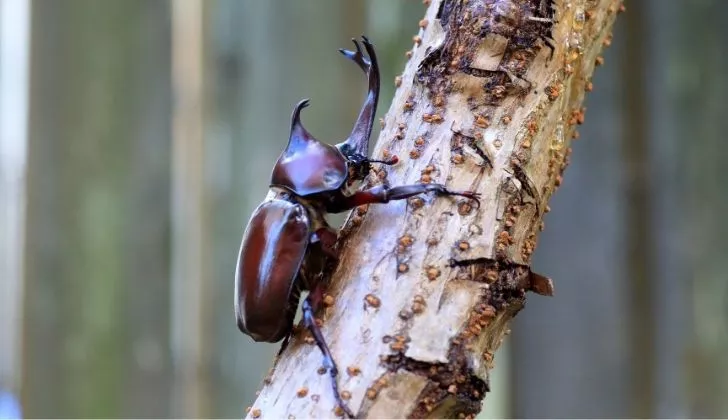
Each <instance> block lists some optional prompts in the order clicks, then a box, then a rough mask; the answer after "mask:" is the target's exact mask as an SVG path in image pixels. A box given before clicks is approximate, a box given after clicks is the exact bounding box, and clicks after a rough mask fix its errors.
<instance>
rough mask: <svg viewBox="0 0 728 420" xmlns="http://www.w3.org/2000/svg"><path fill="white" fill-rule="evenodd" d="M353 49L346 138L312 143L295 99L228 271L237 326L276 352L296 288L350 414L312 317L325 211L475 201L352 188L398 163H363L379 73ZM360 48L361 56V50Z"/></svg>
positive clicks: (325, 257)
mask: <svg viewBox="0 0 728 420" xmlns="http://www.w3.org/2000/svg"><path fill="white" fill-rule="evenodd" d="M352 41H353V43H354V46H355V48H356V50H355V51H351V50H344V49H340V50H339V51H340V52H341V53H342V54H343V55H344V56H345V57H346V58H348V59H349V60H351V61H353V62H354V63H356V64H357V65H358V66H359V67H360V68H361V69H362V71H364V73H365V74H366V76H367V79H368V93H367V96H366V99H365V100H364V104H363V105H362V108H361V111H360V112H359V116H358V118H357V120H356V122H355V124H354V128H353V129H352V131H351V134H350V135H349V137H348V138H347V139H346V140H345V141H343V142H341V143H338V144H336V145H329V144H326V143H323V142H321V141H319V140H317V139H316V138H314V137H313V136H312V135H311V134H310V133H309V132H308V131H307V130H306V129H305V128H304V127H303V124H302V123H301V110H302V109H303V108H305V107H306V106H308V103H309V101H308V99H305V100H302V101H301V102H299V103H298V104H297V105H296V106H295V108H294V110H293V114H292V116H291V129H290V136H289V139H288V144H287V146H286V148H285V150H283V152H282V153H281V155H280V157H279V158H278V161H277V162H276V164H275V166H274V167H273V172H272V174H271V180H270V184H269V187H270V192H269V195H268V197H269V198H268V199H266V201H264V202H263V203H262V204H260V205H259V206H258V207H257V208H256V209H255V210H254V211H253V214H252V216H251V217H250V220H249V222H248V225H247V227H246V228H245V232H244V233H243V239H242V243H241V245H240V251H239V253H238V261H237V266H236V272H235V317H236V321H237V326H238V328H239V329H240V331H242V332H243V333H244V334H247V335H249V336H250V337H252V339H253V340H254V341H258V342H270V343H275V342H278V341H280V340H283V344H282V346H281V349H280V350H279V352H278V355H280V354H281V353H282V352H283V350H285V348H286V346H287V345H288V342H289V340H290V338H291V334H292V330H293V321H294V317H295V314H296V309H297V308H298V304H299V300H300V295H301V292H302V291H308V292H309V293H308V296H307V297H306V298H305V299H304V301H303V305H302V312H303V316H302V318H303V324H304V325H305V327H306V328H307V329H308V330H310V332H311V334H312V335H313V339H314V341H315V342H316V344H317V345H318V347H319V349H320V350H321V352H322V353H323V364H324V367H325V368H327V369H328V371H329V374H330V375H331V379H332V383H333V384H332V387H333V391H334V396H335V398H336V402H337V404H339V406H341V408H342V409H343V410H344V412H345V413H346V414H347V415H348V416H349V417H354V416H353V414H352V413H351V411H350V410H349V408H348V407H347V405H346V404H344V402H343V401H342V400H341V397H340V394H339V392H338V387H337V383H336V378H337V374H338V370H337V367H336V363H334V360H333V358H332V356H331V352H330V351H329V348H328V345H327V344H326V341H325V340H324V337H323V335H322V334H321V331H320V329H319V327H318V325H317V324H316V320H315V318H314V314H315V312H316V311H317V310H318V309H319V308H320V307H321V305H322V302H323V291H324V289H325V286H326V282H325V281H324V280H323V271H324V267H325V265H326V264H327V262H330V261H332V260H333V261H336V260H337V256H338V254H337V250H336V240H337V232H336V231H335V230H334V229H333V228H332V227H331V226H329V225H328V223H327V222H326V219H325V215H326V214H327V213H340V212H344V211H347V210H351V209H353V208H355V207H357V206H359V205H363V204H370V203H387V202H389V201H391V200H402V199H405V198H408V197H412V196H414V195H417V194H422V193H425V192H434V193H436V194H439V195H454V196H464V197H467V198H469V199H473V200H475V201H476V202H477V200H478V195H477V194H475V193H472V192H469V191H464V192H458V191H451V190H448V189H447V188H446V187H445V186H444V185H441V184H416V185H405V186H398V187H392V188H390V187H388V186H384V185H379V186H375V187H373V188H369V189H365V190H357V188H358V186H359V184H360V183H361V181H363V180H364V179H365V177H366V176H367V175H368V173H369V171H370V170H371V164H372V163H381V164H384V165H393V164H396V163H397V162H398V158H397V157H396V156H393V157H392V158H390V159H389V160H374V159H369V158H368V157H367V155H368V143H369V137H370V135H371V132H372V127H373V125H374V115H375V113H376V110H377V102H378V100H379V87H380V75H379V66H378V62H377V56H376V53H375V51H374V46H373V45H372V43H371V42H370V41H369V39H367V38H366V37H365V36H362V40H361V44H360V42H359V41H357V40H356V39H352ZM362 45H363V47H364V50H365V51H366V56H365V52H364V51H363V50H362Z"/></svg>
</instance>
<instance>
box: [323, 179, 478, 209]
mask: <svg viewBox="0 0 728 420" xmlns="http://www.w3.org/2000/svg"><path fill="white" fill-rule="evenodd" d="M426 192H434V193H435V194H437V195H456V196H461V197H466V198H469V199H471V200H474V201H475V202H476V203H478V207H480V201H479V200H478V198H479V197H480V194H477V193H474V192H471V191H451V190H448V189H447V188H446V187H445V186H444V185H442V184H413V185H401V186H399V187H393V188H390V187H387V186H386V185H377V186H376V187H373V188H370V189H368V190H364V191H357V192H356V193H354V194H352V195H350V196H346V197H343V198H342V199H340V200H337V201H334V202H333V203H331V204H329V206H328V207H327V210H328V211H329V212H330V213H340V212H342V211H346V210H351V209H353V208H354V207H357V206H361V205H364V204H375V203H388V202H390V201H392V200H404V199H405V198H409V197H413V196H415V195H418V194H422V193H426Z"/></svg>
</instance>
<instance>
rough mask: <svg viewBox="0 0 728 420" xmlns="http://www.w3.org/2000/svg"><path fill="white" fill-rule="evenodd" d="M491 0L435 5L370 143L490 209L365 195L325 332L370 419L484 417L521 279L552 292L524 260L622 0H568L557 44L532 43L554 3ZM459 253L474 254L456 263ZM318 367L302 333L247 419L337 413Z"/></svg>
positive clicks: (388, 172) (345, 381)
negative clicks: (491, 0) (538, 8)
mask: <svg viewBox="0 0 728 420" xmlns="http://www.w3.org/2000/svg"><path fill="white" fill-rule="evenodd" d="M485 3H486V2H484V1H468V2H466V1H450V0H445V1H443V2H441V1H432V2H431V4H430V6H429V8H428V10H427V13H426V16H425V19H424V20H423V21H422V23H421V26H422V27H423V28H426V29H424V30H422V31H420V33H419V35H418V38H416V39H415V42H416V44H415V47H414V48H413V50H412V52H413V56H412V59H411V60H410V61H409V63H408V64H407V66H406V67H405V71H404V73H403V74H402V77H401V79H400V81H399V82H398V84H401V85H400V86H399V89H398V90H397V92H396V94H395V98H394V100H393V102H392V106H391V108H390V110H389V112H388V114H387V115H386V116H385V117H384V120H383V125H384V128H383V130H382V132H381V134H380V137H379V141H378V143H377V147H376V150H375V151H374V156H375V157H376V158H381V157H382V155H383V154H385V153H386V152H388V153H394V154H397V155H398V156H399V157H400V159H401V160H402V163H400V164H399V165H397V166H395V167H393V168H392V169H379V172H378V173H377V175H378V176H377V177H373V178H376V179H377V180H381V181H382V182H385V183H387V184H388V185H391V186H396V185H405V184H412V183H420V182H424V183H428V182H438V183H447V185H448V186H449V187H450V188H452V189H458V190H463V189H468V190H474V191H477V192H479V193H481V194H482V200H481V204H482V205H481V206H480V207H479V208H478V209H477V210H476V209H474V208H473V207H472V205H471V204H470V203H468V202H467V201H465V200H462V199H461V200H457V201H456V200H454V199H452V198H434V199H433V198H428V197H426V196H423V197H418V198H414V199H411V200H409V201H408V202H396V203H395V202H393V203H389V204H388V205H383V206H377V205H371V206H362V207H368V208H360V209H357V210H356V211H355V212H354V214H353V215H352V217H351V218H350V222H351V223H350V224H348V225H347V227H346V228H345V230H346V231H347V232H349V233H347V234H344V237H345V238H346V239H345V241H346V242H345V246H343V249H342V254H341V256H340V262H339V265H338V268H337V270H336V271H335V272H334V274H333V278H332V288H331V289H330V293H331V294H332V295H333V296H334V297H335V305H334V307H333V308H331V309H330V310H328V311H327V315H326V321H325V322H324V326H323V328H322V329H323V333H324V336H325V337H326V338H327V340H328V343H329V346H330V347H331V350H332V353H333V356H334V359H335V360H336V361H337V363H338V367H339V386H340V388H341V389H343V390H345V391H347V392H348V393H350V399H349V402H348V404H349V405H350V407H351V408H352V409H353V411H354V412H355V413H357V415H358V416H361V417H365V418H409V417H413V418H422V417H432V418H443V417H466V416H474V415H475V414H477V413H478V412H479V411H480V409H481V407H482V405H481V400H482V398H483V397H484V395H485V392H487V391H488V389H489V386H488V385H489V372H490V370H491V369H492V367H493V356H494V353H495V351H496V350H497V349H498V347H499V346H500V344H501V342H502V341H503V338H504V335H506V334H508V332H509V331H510V330H509V322H510V320H511V319H512V318H513V316H515V315H516V314H517V313H518V311H519V310H520V309H521V308H522V307H523V304H524V303H525V291H526V290H529V289H535V290H539V291H540V292H542V293H547V294H548V293H549V292H550V291H551V285H550V284H549V283H548V282H547V280H546V279H544V278H542V277H539V276H532V275H531V274H530V272H529V270H528V269H527V266H528V265H529V264H530V260H531V254H532V252H533V250H534V248H535V246H536V241H537V240H538V234H539V232H540V230H541V229H542V225H541V222H542V217H543V214H544V212H545V209H546V207H547V203H548V201H549V199H550V198H551V194H552V193H553V192H554V191H555V189H556V188H557V187H558V186H559V185H560V184H561V176H562V173H563V170H564V168H565V167H566V166H567V164H568V161H569V154H570V151H571V149H570V147H569V146H570V144H571V138H572V137H571V136H572V134H573V133H574V130H575V125H576V124H578V123H580V122H581V120H582V119H583V109H582V101H583V98H584V93H585V89H586V86H587V84H588V83H587V82H588V81H589V80H590V78H591V75H592V72H593V70H594V66H595V62H598V61H600V60H598V59H597V56H598V55H599V53H600V51H601V50H602V47H603V42H604V40H605V39H607V38H608V37H609V36H610V30H611V25H612V23H613V21H614V15H615V14H616V13H617V11H618V10H619V6H620V4H621V2H620V1H613V0H602V1H592V2H588V3H579V4H576V3H569V4H563V3H562V4H561V5H560V6H561V7H560V8H559V14H558V15H557V22H558V23H554V24H553V38H554V40H555V42H554V51H551V50H550V49H549V48H547V47H542V48H539V47H538V45H541V44H538V45H537V44H536V43H537V42H540V41H538V38H539V36H538V35H537V32H536V31H537V29H536V27H538V26H540V25H543V26H544V27H545V28H547V29H546V30H547V31H548V29H550V28H551V22H550V21H549V20H548V19H546V18H545V17H544V15H539V14H535V12H532V13H534V14H533V15H528V11H527V8H525V7H524V8H521V7H522V6H524V5H523V4H518V5H516V4H513V5H511V6H513V8H508V2H502V3H501V4H500V5H499V7H492V5H486V4H485ZM546 3H548V2H546ZM529 4H531V5H537V4H540V2H533V3H529ZM534 7H535V6H534ZM521 12H522V13H524V14H523V15H522V16H521V18H522V19H516V20H515V21H513V20H511V18H512V16H511V15H510V13H521ZM501 13H507V14H508V18H506V16H503V15H501ZM545 13H548V11H546V12H545ZM504 22H510V24H512V25H515V26H516V27H517V28H518V30H519V32H518V34H519V35H518V36H517V37H516V36H514V37H513V38H510V36H511V35H512V33H509V32H507V31H503V30H504V29H508V24H506V23H504ZM535 22H538V23H535ZM546 22H548V23H546ZM471 28H474V29H477V30H471ZM510 29H514V30H515V28H510ZM501 31H503V32H501ZM545 33H549V34H550V33H551V31H548V32H544V34H545ZM503 35H505V36H503ZM529 36H533V38H529ZM509 38H510V39H509ZM529 39H531V40H532V42H533V44H532V45H530V46H528V47H523V46H522V45H519V43H528V40H529ZM531 47H532V48H531ZM552 52H553V56H551V53H552ZM516 74H517V75H516ZM524 79H525V80H524ZM311 113H312V114H314V113H313V112H311ZM311 131H312V132H314V133H315V131H313V130H311ZM385 151H386V152H385ZM478 151H480V153H478ZM372 182H373V183H375V182H377V181H376V180H372ZM450 258H454V259H457V260H469V259H473V260H475V261H472V265H471V266H469V267H464V268H454V267H452V266H451V265H449V263H448V261H449V259H450ZM481 259H485V261H481ZM494 259H495V260H497V262H495V260H494ZM531 357H532V358H534V359H536V360H539V361H540V362H541V363H547V362H546V359H547V357H546V356H544V355H543V354H542V353H540V352H539V351H534V352H532V354H531ZM320 364H321V354H320V352H319V351H318V349H317V348H316V347H315V346H312V345H306V344H304V343H303V340H302V337H301V336H300V335H299V336H297V337H295V338H294V339H293V340H292V343H291V346H290V347H289V349H288V350H287V351H286V352H285V353H284V354H283V357H282V358H281V359H280V360H279V361H278V364H277V366H276V368H275V370H274V372H273V373H272V374H271V377H270V383H269V384H268V385H266V386H265V387H264V388H263V390H262V391H261V394H260V396H259V398H258V399H257V401H256V403H255V405H254V406H253V407H252V409H251V411H250V413H249V418H257V417H260V416H262V417H264V418H266V417H267V418H286V417H288V416H290V415H292V416H295V417H305V418H310V417H313V418H323V417H330V416H332V415H333V414H334V413H336V410H335V407H334V405H335V404H334V401H333V398H332V395H331V387H330V378H329V377H328V375H321V374H319V373H318V372H317V370H318V369H317V367H318V366H320Z"/></svg>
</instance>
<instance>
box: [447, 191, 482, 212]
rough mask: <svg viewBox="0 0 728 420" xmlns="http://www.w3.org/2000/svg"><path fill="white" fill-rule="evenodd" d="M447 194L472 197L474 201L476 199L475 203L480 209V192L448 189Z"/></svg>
mask: <svg viewBox="0 0 728 420" xmlns="http://www.w3.org/2000/svg"><path fill="white" fill-rule="evenodd" d="M447 194H449V195H457V196H460V197H465V198H467V199H470V200H472V201H475V204H476V205H477V207H478V209H480V197H481V195H480V193H476V192H474V191H450V190H448V191H447Z"/></svg>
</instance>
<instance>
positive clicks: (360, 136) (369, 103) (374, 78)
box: [338, 35, 380, 156]
mask: <svg viewBox="0 0 728 420" xmlns="http://www.w3.org/2000/svg"><path fill="white" fill-rule="evenodd" d="M361 39H362V41H361V43H362V44H363V45H364V49H365V50H366V53H367V55H368V56H369V58H366V57H364V54H363V52H362V49H361V45H360V44H359V41H357V40H355V39H352V41H353V42H354V46H355V47H356V51H349V50H344V49H339V52H341V54H343V55H344V57H346V58H348V59H350V60H351V61H353V62H355V63H356V64H357V65H358V66H359V68H361V69H362V70H363V71H364V72H365V73H366V75H367V79H368V82H369V91H368V93H367V97H366V99H365V100H364V104H363V105H362V108H361V111H360V112H359V117H358V118H357V120H356V123H354V128H353V129H352V131H351V134H349V138H347V139H346V141H344V142H343V143H341V144H339V145H338V147H339V148H340V149H341V150H342V151H347V152H349V153H359V154H362V155H364V156H367V155H368V152H369V137H370V136H371V134H372V127H373V126H374V114H376V113H377V102H378V101H379V86H380V76H379V63H378V61H377V54H376V52H375V51H374V45H372V43H371V42H370V41H369V39H367V37H365V36H363V35H362V37H361ZM349 153H345V154H349Z"/></svg>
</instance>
